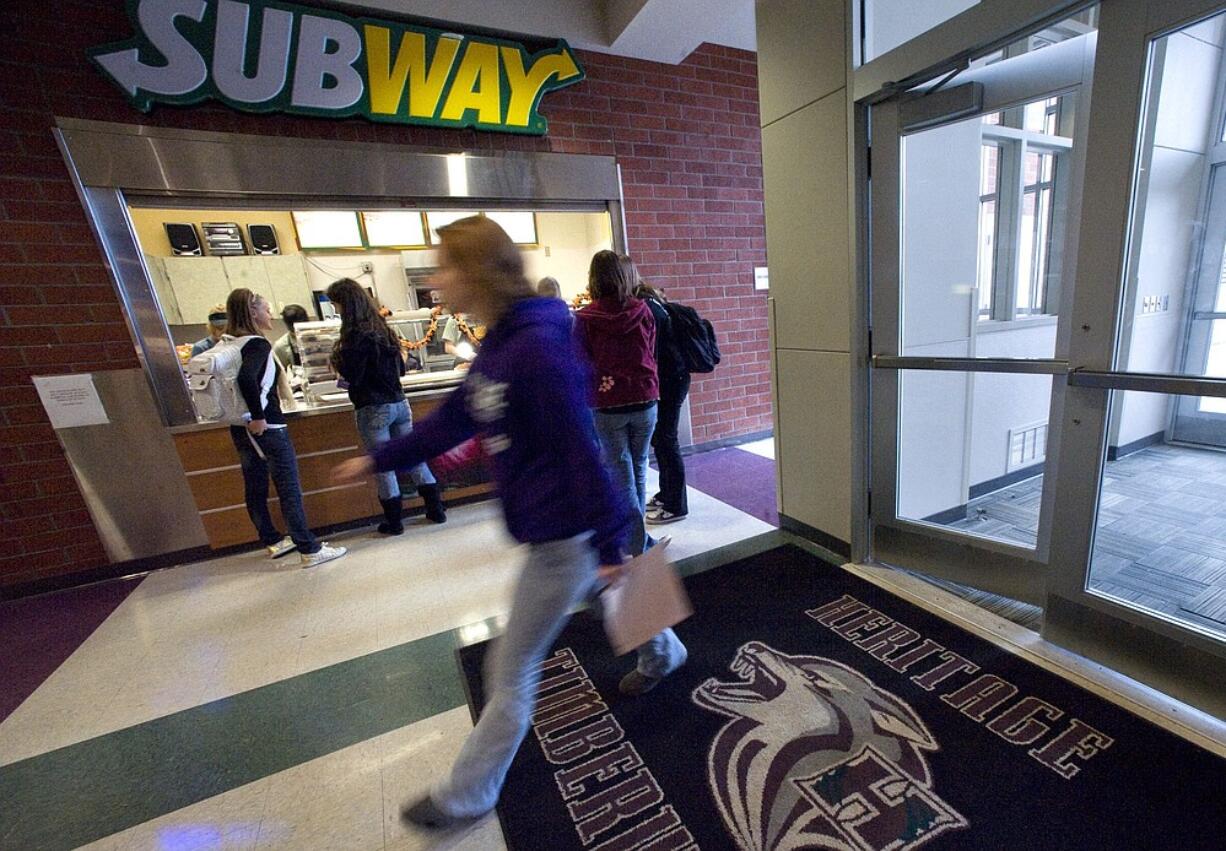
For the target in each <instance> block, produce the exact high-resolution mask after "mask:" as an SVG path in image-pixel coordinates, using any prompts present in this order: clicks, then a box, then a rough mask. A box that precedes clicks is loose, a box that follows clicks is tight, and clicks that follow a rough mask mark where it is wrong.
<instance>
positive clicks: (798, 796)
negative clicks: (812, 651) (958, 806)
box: [693, 641, 967, 851]
mask: <svg viewBox="0 0 1226 851" xmlns="http://www.w3.org/2000/svg"><path fill="white" fill-rule="evenodd" d="M731 670H732V673H734V674H736V675H737V676H738V677H740V680H739V681H737V682H732V683H724V682H720V681H718V680H716V679H714V678H713V679H709V680H707V681H706V682H705V683H703V684H702V685H701V686H699V687H698V688H697V689H695V690H694V693H693V700H694V702H695V703H697V704H698V705H699V706H701V707H703V708H704V709H708V710H711V711H712V712H717V713H719V714H721V715H725V716H727V717H728V718H729V719H730V720H729V722H728V723H727V724H726V725H725V726H724V728H723V729H722V730H720V732H719V734H718V735H717V736H716V738H715V741H714V742H713V743H712V746H711V751H710V754H709V755H708V760H707V768H708V774H709V780H710V783H711V789H712V791H713V793H714V794H715V798H716V802H717V804H718V805H719V808H720V812H721V814H722V815H723V817H724V822H725V824H726V825H727V827H728V830H729V832H730V833H731V834H732V836H733V837H735V838H736V840H737V842H738V844H739V845H740V846H741V847H742V848H744V849H753V851H768V849H769V851H776V849H779V851H784V849H797V848H839V849H855V851H861V849H864V851H867V849H874V851H883V849H890V851H894V849H907V848H914V847H916V846H917V845H919V844H921V843H922V842H925V841H927V840H928V839H931V838H932V837H934V836H936V835H937V834H939V833H942V832H944V831H946V830H949V829H952V828H957V827H965V826H966V825H967V821H966V819H964V818H963V817H962V816H961V815H959V814H958V813H957V812H955V811H954V810H953V809H951V808H950V807H949V806H948V805H947V804H946V803H945V802H944V801H942V800H940V799H939V798H938V797H937V796H936V795H935V794H933V792H932V777H931V773H930V771H929V768H928V762H927V760H926V758H925V756H924V753H925V752H926V751H935V750H937V749H938V746H937V743H936V740H935V739H934V738H933V736H932V733H931V732H929V730H928V727H927V725H925V724H924V722H923V721H922V720H921V719H920V717H919V716H918V715H917V714H916V713H915V711H914V710H912V709H911V707H910V706H908V705H907V704H906V703H904V702H903V701H902V700H900V699H898V698H897V697H895V696H894V695H892V694H890V693H889V692H887V691H885V690H883V689H880V688H878V687H877V686H876V685H874V684H873V683H872V682H871V681H870V680H868V679H867V678H866V677H865V676H863V675H862V674H860V673H858V672H857V671H855V670H853V669H851V668H849V667H847V666H846V665H843V664H840V663H839V662H835V661H833V660H831V659H825V658H822V657H819V656H789V655H787V654H784V653H780V652H779V651H777V650H774V649H773V648H771V647H768V646H767V645H765V644H762V643H761V642H757V641H751V642H749V643H748V644H745V645H744V646H742V647H741V648H740V649H739V650H738V651H737V655H736V658H735V659H734V660H733V662H732V665H731Z"/></svg>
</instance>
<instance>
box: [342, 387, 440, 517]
mask: <svg viewBox="0 0 1226 851" xmlns="http://www.w3.org/2000/svg"><path fill="white" fill-rule="evenodd" d="M354 414H355V416H356V417H357V420H358V434H359V435H360V436H361V438H362V445H363V446H365V447H366V448H367V450H371V449H374V448H375V447H376V446H378V445H379V444H381V443H387V442H388V441H389V440H391V439H392V438H393V437H400V436H401V435H404V434H408V433H409V432H411V431H412V430H413V413H412V411H410V410H409V403H408V402H407V401H404V402H388V403H386V404H382V405H367V406H365V407H363V408H358V409H357V410H356V411H354ZM434 483H435V482H434V474H433V473H431V472H430V468H429V467H427V466H426V465H425V464H424V463H422V464H418V465H417V466H416V467H414V468H413V469H411V470H397V471H395V472H393V471H390V470H389V471H388V472H386V473H375V486H376V487H377V488H378V489H379V499H384V500H386V499H392V498H393V497H398V496H400V495H401V494H402V493H404V491H405V490H407V489H408V486H409V485H410V484H412V485H413V487H414V489H416V487H417V486H418V485H432V484H434Z"/></svg>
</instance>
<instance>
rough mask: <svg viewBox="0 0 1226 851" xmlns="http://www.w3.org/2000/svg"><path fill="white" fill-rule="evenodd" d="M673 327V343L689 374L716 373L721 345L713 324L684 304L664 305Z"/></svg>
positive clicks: (670, 303) (671, 303)
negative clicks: (717, 339) (716, 340)
mask: <svg viewBox="0 0 1226 851" xmlns="http://www.w3.org/2000/svg"><path fill="white" fill-rule="evenodd" d="M664 309H665V310H667V311H668V318H669V320H670V322H671V324H672V326H673V334H672V336H673V342H674V344H675V345H676V347H677V350H678V352H680V354H681V359H682V361H684V362H685V368H686V370H687V371H689V372H698V373H705V372H714V371H715V365H716V364H718V363H719V345H718V344H717V343H716V342H715V329H714V328H712V327H711V323H710V322H708V321H707V320H705V319H703V318H702V317H701V316H699V315H698V311H696V310H694V308H692V307H686V306H685V305H684V304H676V303H674V302H671V301H670V302H668V303H667V304H665V305H664Z"/></svg>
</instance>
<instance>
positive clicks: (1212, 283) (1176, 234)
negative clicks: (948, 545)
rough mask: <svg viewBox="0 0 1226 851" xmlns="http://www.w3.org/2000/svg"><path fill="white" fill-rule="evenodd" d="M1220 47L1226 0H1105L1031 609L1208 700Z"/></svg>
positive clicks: (1225, 581) (1219, 468)
mask: <svg viewBox="0 0 1226 851" xmlns="http://www.w3.org/2000/svg"><path fill="white" fill-rule="evenodd" d="M1224 54H1226V3H1224V2H1222V0H1111V2H1107V3H1103V4H1102V14H1101V19H1100V30H1099V36H1098V57H1099V66H1100V68H1102V69H1103V72H1102V73H1101V74H1098V73H1096V75H1095V79H1094V82H1093V86H1094V98H1095V101H1094V116H1093V118H1092V120H1091V122H1090V128H1089V136H1088V138H1087V142H1086V174H1085V192H1084V204H1083V208H1084V210H1085V211H1087V212H1086V215H1085V216H1083V217H1082V219H1081V220H1080V223H1079V235H1078V244H1079V247H1080V248H1079V252H1078V253H1079V257H1078V263H1077V267H1076V276H1077V292H1076V293H1075V294H1074V302H1073V306H1072V317H1071V318H1072V322H1071V327H1072V333H1071V335H1070V339H1069V355H1068V360H1069V365H1070V371H1069V375H1068V387H1067V390H1066V393H1065V398H1064V406H1063V414H1062V421H1061V423H1060V429H1061V434H1062V437H1061V440H1060V442H1059V444H1058V446H1057V447H1056V461H1057V463H1058V465H1059V468H1060V477H1059V480H1058V482H1056V494H1055V501H1054V507H1055V511H1056V513H1057V515H1058V517H1059V522H1058V523H1057V525H1056V527H1055V529H1054V531H1053V534H1052V538H1051V547H1050V564H1051V571H1050V574H1049V584H1048V594H1047V605H1046V610H1045V617H1044V627H1043V634H1044V636H1045V637H1047V638H1049V639H1052V640H1054V641H1057V642H1059V643H1061V644H1063V645H1065V646H1068V647H1071V648H1073V649H1075V650H1078V651H1079V652H1082V653H1084V654H1086V655H1089V656H1092V657H1094V658H1097V659H1100V660H1103V661H1107V662H1108V663H1109V664H1111V665H1112V666H1113V667H1116V668H1119V669H1121V670H1124V671H1126V672H1128V673H1130V674H1132V675H1133V676H1136V677H1138V678H1139V679H1143V680H1145V681H1148V682H1150V683H1153V684H1155V685H1158V686H1159V687H1160V688H1162V689H1163V690H1165V691H1168V692H1170V693H1173V694H1176V695H1179V696H1181V697H1183V698H1185V699H1187V700H1189V701H1190V702H1193V703H1195V704H1197V705H1200V706H1202V707H1204V708H1207V709H1209V710H1210V711H1214V712H1217V713H1219V714H1220V713H1221V712H1223V711H1224V710H1226V692H1223V690H1222V688H1221V683H1222V682H1223V677H1226V452H1223V451H1222V450H1221V447H1222V446H1223V445H1226V416H1223V413H1222V412H1223V411H1226V378H1224V377H1223V376H1226V370H1223V366H1222V360H1221V359H1222V356H1223V355H1222V346H1223V345H1226V342H1224V341H1223V336H1222V331H1221V330H1219V329H1221V328H1222V327H1223V324H1222V323H1223V320H1224V319H1226V311H1222V310H1221V308H1222V307H1226V303H1223V302H1221V301H1219V299H1222V283H1221V282H1222V278H1223V276H1222V272H1221V269H1222V254H1223V243H1224V242H1226V235H1224V234H1226V226H1224V218H1226V217H1224V214H1223V202H1222V198H1223V189H1222V183H1223V181H1222V177H1223V173H1222V172H1221V171H1220V170H1219V169H1220V162H1221V160H1220V159H1219V156H1220V154H1221V152H1222V149H1221V145H1222V139H1223V121H1222V105H1221V104H1222V98H1223V89H1224V88H1226V61H1224V60H1223V56H1224ZM1108 63H1109V64H1108ZM1108 67H1109V71H1108V70H1107V68H1108ZM1219 314H1222V315H1221V316H1219ZM1172 424H1173V426H1172Z"/></svg>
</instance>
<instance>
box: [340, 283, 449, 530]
mask: <svg viewBox="0 0 1226 851" xmlns="http://www.w3.org/2000/svg"><path fill="white" fill-rule="evenodd" d="M328 299H329V300H330V301H331V302H332V304H333V306H334V307H335V308H336V309H337V311H339V312H340V315H341V336H340V340H338V341H337V344H336V349H335V350H334V351H333V352H332V362H333V364H334V365H335V367H336V371H337V373H338V374H339V375H340V376H341V378H343V379H345V381H346V382H348V384H349V401H351V402H352V403H353V413H354V416H355V417H356V418H357V421H358V434H359V435H361V438H362V444H363V445H364V446H365V447H366V449H367V450H371V449H374V448H375V447H376V446H378V445H380V444H382V443H387V441H388V440H390V439H391V438H393V437H400V436H402V435H406V434H408V433H410V432H411V431H413V413H412V411H410V410H409V403H408V401H407V400H406V399H405V398H404V390H402V389H401V387H400V377H401V376H402V375H404V357H403V356H402V355H401V349H400V338H399V337H397V336H396V333H395V332H394V331H392V329H391V327H390V326H389V325H388V324H387V320H385V319H384V318H383V317H382V316H381V315H380V314H379V306H378V305H377V304H375V302H374V300H373V299H372V298H371V297H370V294H369V293H367V292H366V290H364V289H362V286H361V284H359V283H357V282H356V281H354V280H352V279H350V278H341V279H340V280H339V281H336V282H334V283H333V284H332V285H331V286H330V287H328ZM375 485H376V486H377V487H378V489H379V504H380V505H381V506H382V507H383V522H382V523H380V524H379V531H380V532H382V533H383V534H385V535H399V534H402V533H403V532H404V524H403V522H402V521H401V517H402V515H403V512H404V506H403V502H402V500H401V497H402V495H403V494H404V489H405V488H406V487H408V486H410V485H411V486H412V487H413V488H415V489H416V490H417V493H418V494H420V495H421V498H422V499H423V500H424V501H425V503H426V517H427V518H429V519H430V520H432V521H433V522H435V523H445V522H446V521H447V513H446V511H445V510H444V508H443V501H442V499H441V498H440V496H439V487H438V483H437V482H436V481H435V480H434V475H433V474H432V473H431V472H430V468H429V467H427V466H426V465H425V464H424V463H421V464H416V465H414V466H413V467H411V468H409V469H407V470H402V471H390V470H389V471H388V472H386V473H380V474H379V475H378V476H376V477H375Z"/></svg>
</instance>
